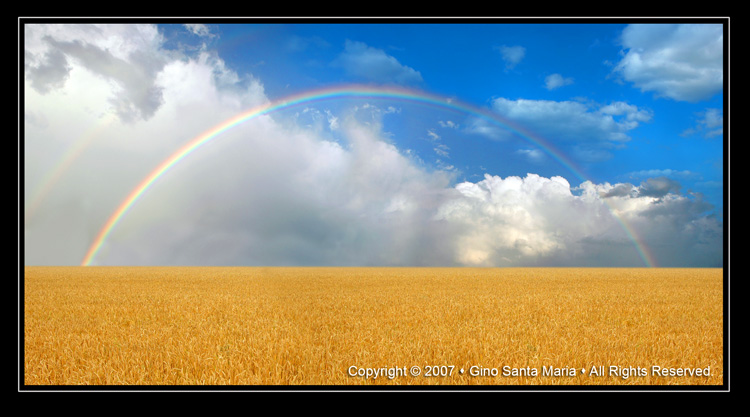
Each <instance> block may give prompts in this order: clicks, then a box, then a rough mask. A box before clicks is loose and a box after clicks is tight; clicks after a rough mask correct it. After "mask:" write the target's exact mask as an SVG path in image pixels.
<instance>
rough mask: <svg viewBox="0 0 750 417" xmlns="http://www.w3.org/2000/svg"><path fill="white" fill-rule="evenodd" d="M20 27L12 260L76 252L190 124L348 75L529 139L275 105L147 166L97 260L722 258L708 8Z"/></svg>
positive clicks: (420, 113) (719, 53)
mask: <svg viewBox="0 0 750 417" xmlns="http://www.w3.org/2000/svg"><path fill="white" fill-rule="evenodd" d="M24 48H25V77H24V79H25V83H24V93H25V95H24V98H25V105H26V108H25V120H26V124H25V142H24V145H25V148H24V150H25V158H26V159H25V162H26V167H25V180H26V181H25V183H24V185H25V198H26V206H27V212H26V217H27V221H26V225H25V226H26V242H27V245H26V249H27V251H26V259H27V263H31V264H60V263H62V264H76V263H77V262H79V261H80V258H81V257H82V256H83V253H85V252H86V249H87V248H88V246H89V245H90V242H91V241H92V239H93V236H94V235H96V232H97V231H98V230H100V228H101V225H102V224H104V223H105V222H106V220H107V217H108V216H109V215H110V214H111V213H112V211H113V210H114V208H116V206H117V203H118V202H119V201H122V199H123V198H124V197H125V196H126V195H127V194H128V192H129V190H132V188H133V187H134V186H135V184H137V182H138V181H139V179H142V178H144V177H145V176H146V174H148V172H150V170H151V169H153V168H154V167H155V166H156V165H158V163H159V162H160V161H162V160H164V158H165V157H167V156H168V155H170V153H171V152H174V151H175V150H176V149H177V148H178V147H179V145H180V144H181V143H185V141H186V140H188V139H189V138H190V137H193V136H195V135H197V134H199V133H200V132H202V131H203V130H205V129H208V128H210V127H212V126H215V125H217V124H219V123H220V122H222V121H223V120H226V119H228V118H229V117H231V116H232V115H235V114H239V113H240V112H242V111H244V110H247V109H249V108H252V107H253V106H256V105H259V104H262V103H269V102H274V101H276V100H279V99H283V98H284V97H287V96H290V95H292V94H299V93H304V92H306V91H310V90H313V89H321V88H329V87H333V86H337V85H350V84H364V85H368V86H371V87H374V88H378V87H394V86H395V87H399V88H406V89H410V90H417V91H423V92H426V93H430V94H434V95H439V96H443V97H446V98H452V99H455V100H459V101H461V102H463V103H467V104H469V105H471V106H474V107H476V108H481V109H483V110H486V111H491V112H493V114H496V115H497V117H498V118H499V119H501V120H506V121H508V122H509V123H511V124H513V125H517V126H519V127H521V128H522V129H523V130H524V131H527V132H529V133H530V136H531V137H533V138H538V139H539V141H533V140H532V141H530V140H529V139H528V138H524V137H521V136H519V135H514V134H512V133H511V132H509V131H508V130H503V129H498V127H497V126H492V125H489V124H487V123H486V122H484V121H483V120H481V119H479V118H477V117H476V115H472V114H467V113H460V112H456V111H450V110H447V109H439V108H435V107H430V106H425V105H423V104H417V103H410V102H405V101H398V100H393V101H389V100H384V99H378V100H367V99H356V100H355V99H347V100H343V99H341V100H332V101H326V102H322V103H310V104H309V105H308V106H305V107H296V108H294V109H288V110H285V111H280V112H278V113H276V114H274V115H271V116H269V117H268V118H263V120H259V121H256V122H253V123H247V125H246V126H245V125H243V126H242V127H241V128H237V129H234V130H233V131H232V132H231V133H229V134H227V136H228V137H227V139H226V140H225V139H222V141H221V142H220V143H219V144H217V145H215V146H214V148H212V149H215V152H219V151H220V150H223V151H222V152H224V153H223V154H221V155H224V156H222V157H218V156H216V155H214V156H213V158H212V157H209V155H212V154H211V149H209V150H207V151H201V152H200V153H201V155H196V156H195V157H192V156H191V158H190V160H186V161H185V162H184V164H183V165H184V167H183V166H181V167H179V168H175V171H177V172H175V173H170V174H169V175H165V177H169V178H164V179H163V181H162V183H163V184H162V183H160V184H157V185H155V186H154V188H157V187H162V188H160V189H159V190H160V191H158V190H156V189H155V190H153V192H152V191H149V192H152V194H153V195H150V196H144V198H143V200H144V201H142V202H141V201H139V202H138V203H137V204H136V205H135V206H134V207H133V209H132V210H131V211H132V213H129V214H128V217H127V218H126V219H124V220H123V224H122V225H118V228H117V230H113V233H112V236H111V239H109V240H108V242H107V245H106V247H104V248H103V249H102V253H101V254H100V255H97V260H98V263H101V264H110V263H114V264H185V263H192V262H198V263H200V264H285V265H286V264H294V265H306V264H342V265H468V266H509V265H521V266H527V265H528V266H535V265H552V266H558V265H559V266H600V265H604V266H643V265H644V263H646V264H648V263H649V262H648V260H649V257H650V260H651V261H653V263H654V264H655V265H658V266H720V265H721V264H722V259H721V258H722V253H723V252H722V249H721V242H722V237H723V230H722V228H723V225H722V222H723V219H722V210H723V198H724V195H723V187H724V185H723V182H724V178H723V170H724V154H723V152H724V136H723V135H724V133H723V101H724V91H723V61H722V60H723V59H726V56H725V55H726V54H725V51H723V27H722V25H709V24H698V25H679V24H669V25H654V24H646V25H627V24H619V23H618V24H607V23H601V22H596V21H594V22H592V23H584V24H568V23H557V24H543V23H533V24H532V23H524V22H521V23H513V24H503V23H493V24H484V23H482V24H478V23H469V24H432V23H430V24H427V23H417V24H404V23H393V24H371V23H370V24H359V23H356V22H354V23H352V22H349V23H338V24H314V23H304V24H277V23H275V22H269V23H268V24H215V23H210V24H191V25H181V24H169V25H144V26H136V25H124V26H118V25H105V26H94V25H71V26H67V25H63V26H60V25H55V26H53V25H44V24H41V25H29V26H27V27H26V28H25V45H24ZM63 102H64V103H66V104H65V105H64V106H61V103H63ZM66 112H69V114H66ZM56 124H60V125H59V126H57V125H56ZM103 124H107V128H106V132H107V133H106V134H104V133H102V132H105V130H103V129H98V128H95V127H96V126H100V125H103ZM61 129H62V130H63V131H66V132H69V133H67V134H65V133H62V132H61ZM50 131H55V132H57V133H55V134H53V135H50V134H49V132H50ZM235 136H236V137H238V138H241V137H244V138H248V137H253V138H257V137H260V136H262V137H263V138H265V139H254V140H255V141H256V142H254V145H253V146H252V147H249V148H247V149H246V148H245V147H246V146H250V145H247V143H248V142H249V140H245V141H242V139H233V138H234V137H235ZM84 137H85V138H88V139H86V140H85V141H84V140H83V139H82V138H84ZM282 138H283V139H282ZM294 138H298V139H294ZM264 140H268V141H269V142H268V146H263V143H265V142H263V141H264ZM295 140H298V141H299V142H295ZM84 142H85V143H86V145H85V147H84V146H83V145H81V143H84ZM216 142H219V141H216ZM230 143H235V145H234V146H235V147H234V148H231V147H230V146H229V144H230ZM236 143H242V144H241V145H237V144H236ZM282 143H283V144H285V146H288V148H283V149H282V148H281V144H282ZM224 144H226V145H224ZM271 144H275V145H271ZM544 144H548V145H550V146H551V147H553V148H555V149H557V150H558V151H559V152H560V153H561V154H562V155H564V156H565V158H566V159H567V160H568V161H569V162H570V163H571V164H572V165H573V166H574V167H576V169H577V170H578V171H579V173H580V174H581V175H580V176H578V175H576V174H575V173H574V172H572V171H571V169H569V167H566V166H565V165H563V164H561V163H560V162H559V161H558V160H557V159H556V158H555V157H554V156H553V155H551V154H550V153H549V152H547V151H546V150H545V149H544V146H542V145H544ZM212 146H213V144H212ZM225 147H226V148H225ZM243 149H245V151H247V152H249V153H248V154H245V156H244V157H240V156H239V155H242V152H243ZM362 149H367V150H368V152H369V154H367V155H364V154H362V155H361V154H360V152H361V150H362ZM71 150H75V156H69V159H70V160H72V159H73V158H75V163H70V164H69V165H68V166H70V168H67V169H66V170H62V169H60V168H55V167H58V166H59V164H60V162H59V160H60V155H71V154H72V153H73V152H71ZM55 152H56V153H55ZM55 155H57V156H55ZM227 155H232V156H231V157H230V156H227ZM368 155H369V156H368ZM222 158H224V159H223V160H224V163H223V165H215V164H217V163H218V162H217V161H218V160H220V159H222ZM231 158H237V160H236V161H233V160H232V159H231ZM359 158H370V159H369V160H364V161H363V160H360V159H359ZM200 161H203V162H202V165H201V162H200ZM242 161H244V163H243V162H242ZM266 161H274V163H273V164H271V163H270V162H268V164H267V165H266V164H265V162H266ZM372 161H385V162H387V163H384V164H380V165H376V166H372V167H369V165H368V163H369V162H372ZM324 162H325V163H324ZM389 164H390V165H389ZM365 168H367V169H365ZM55 169H57V171H55ZM179 169H182V170H184V173H183V174H179V172H181V171H179ZM380 170H387V171H382V172H381V171H380ZM53 171H54V175H52V174H51V172H53ZM92 172H97V175H95V176H94V177H96V176H98V177H100V178H102V177H103V178H107V179H108V181H107V182H97V181H96V180H94V179H93V178H92V175H91V173H92ZM394 173H398V175H396V174H394ZM51 175H52V176H53V177H54V178H55V179H54V181H51V180H50V179H49V178H51ZM210 178H217V180H215V181H214V182H211V181H209V179H210ZM384 178H387V179H388V180H389V182H387V183H385V180H384ZM516 179H518V181H516ZM558 179H564V181H559V180H558ZM53 182H54V187H53V186H52V185H51V184H53ZM172 183H173V185H172V188H169V189H168V188H167V184H172ZM260 183H263V184H264V185H263V186H261V185H259V184H260ZM83 184H86V188H85V189H84V188H83ZM180 184H183V185H182V186H181V185H180ZM184 184H192V186H191V187H187V188H186V186H185V185H184ZM217 184H222V186H218V185H217ZM227 184H233V185H231V186H228V185H227ZM237 184H245V186H244V187H243V186H239V185H237ZM248 184H252V185H248ZM394 184H395V185H394ZM558 186H562V187H563V188H561V189H559V190H558V189H557V188H555V187H558ZM181 187H182V188H181ZM203 187H205V191H202V190H204V188H203ZM189 188H190V189H193V190H194V194H191V193H190V192H188V191H187V190H188V189H189ZM553 189H554V190H557V191H550V190H553ZM40 190H43V191H40ZM180 190H181V191H180ZM311 190H315V192H313V191H311ZM540 190H542V191H540ZM558 191H559V192H558ZM239 195H242V197H240V196H239ZM208 196H210V200H207V199H208V198H209V197H208ZM320 196H326V198H323V199H321V197H320ZM260 200H262V201H264V202H265V203H264V204H266V205H267V206H264V207H265V211H262V212H261V211H257V212H256V211H255V210H256V208H257V207H258V201H260ZM207 201H212V202H216V204H209V203H207ZM176 202H181V204H183V205H184V207H191V208H192V209H187V210H185V211H182V212H180V214H176V213H175V212H173V211H172V212H170V211H169V209H168V207H170V206H173V205H174V204H176ZM220 202H223V203H221V204H220ZM332 202H336V205H335V206H334V205H333V203H332ZM278 205H282V206H284V207H286V208H284V209H279V207H278ZM227 206H232V207H235V208H236V211H232V210H230V209H227V208H226V207H227ZM290 206H291V207H297V209H289V207H290ZM29 207H32V208H33V209H34V211H33V213H31V215H30V213H29ZM37 208H38V209H37ZM37 210H38V212H37ZM227 210H228V211H227ZM168 213H170V214H168ZM302 213H304V214H302ZM63 214H65V216H63ZM386 214H387V216H386ZM191 216H192V217H191ZM384 216H385V217H384ZM154 217H157V218H159V219H160V220H153V218H154ZM573 218H576V219H579V220H575V221H573V220H571V219H573ZM603 218H604V220H602V219H603ZM63 219H65V220H63ZM71 219H72V220H71ZM232 219H233V220H232ZM357 219H360V220H361V219H365V220H361V221H358V220H357ZM618 219H619V220H621V221H622V223H624V224H625V225H627V226H626V227H625V228H623V227H622V226H618V223H620V221H618ZM230 220H231V221H230ZM376 220H377V221H376ZM224 221H226V224H224ZM259 222H260V223H263V224H266V225H267V227H266V226H264V227H260V226H259V225H258V224H259ZM566 222H570V223H571V224H563V223H566ZM149 225H151V226H149ZM155 225H158V227H156V226H155ZM239 225H243V226H239ZM273 225H276V226H273ZM290 225H296V227H292V226H290ZM72 227H76V231H75V232H72V231H70V230H66V228H72ZM628 228H630V231H632V232H634V233H633V236H628V233H627V230H626V229H628ZM156 230H158V232H157V231H156ZM64 235H67V236H71V235H72V236H75V237H76V241H77V243H75V244H70V243H68V244H64V243H63V242H62V239H61V238H60V237H59V236H64ZM167 236H172V237H167ZM269 236H270V237H269ZM262 239H266V242H269V240H268V239H270V241H271V244H269V245H264V246H263V247H262V248H261V247H260V243H259V242H260V241H261V240H262ZM55 242H58V243H55ZM186 242H192V243H190V244H188V243H186ZM435 242H442V243H440V244H438V243H435ZM639 242H640V247H641V249H643V251H644V252H646V253H648V255H649V256H644V255H643V254H641V255H639V253H638V251H637V250H635V249H634V248H635V247H637V246H639V244H638V243H639ZM62 246H64V248H63V247H62ZM207 246H210V247H212V248H216V247H217V246H221V247H231V248H232V249H231V250H224V251H220V250H217V249H212V250H206V247H207ZM717 247H718V249H717ZM170 248H171V249H170ZM337 248H338V249H337ZM341 248H346V249H345V250H343V249H341ZM82 252H83V253H82Z"/></svg>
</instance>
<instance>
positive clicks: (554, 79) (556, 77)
mask: <svg viewBox="0 0 750 417" xmlns="http://www.w3.org/2000/svg"><path fill="white" fill-rule="evenodd" d="M570 84H573V79H572V78H570V77H563V76H562V75H560V74H550V75H548V76H547V77H546V78H545V79H544V88H546V89H547V90H556V89H558V88H560V87H564V86H566V85H570Z"/></svg>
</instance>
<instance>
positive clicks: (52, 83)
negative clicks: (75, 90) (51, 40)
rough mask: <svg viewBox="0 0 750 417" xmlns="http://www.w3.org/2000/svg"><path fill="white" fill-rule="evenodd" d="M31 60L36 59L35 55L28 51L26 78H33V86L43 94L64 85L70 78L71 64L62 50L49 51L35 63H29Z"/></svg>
mask: <svg viewBox="0 0 750 417" xmlns="http://www.w3.org/2000/svg"><path fill="white" fill-rule="evenodd" d="M29 61H34V57H33V55H32V54H30V53H29V52H28V51H27V52H26V64H25V65H26V78H27V79H29V80H31V87H32V88H34V89H35V90H36V91H38V92H39V93H41V94H46V93H48V92H49V91H50V90H53V89H57V88H60V87H62V86H63V85H64V84H65V80H67V79H68V74H69V73H70V66H69V65H68V61H67V59H66V58H65V54H63V53H62V52H60V51H57V50H51V51H47V52H46V53H44V56H43V57H42V59H41V60H40V62H37V63H35V64H29Z"/></svg>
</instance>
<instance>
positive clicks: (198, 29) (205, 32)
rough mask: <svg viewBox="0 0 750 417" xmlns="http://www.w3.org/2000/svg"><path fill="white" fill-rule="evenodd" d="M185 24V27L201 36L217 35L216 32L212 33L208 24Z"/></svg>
mask: <svg viewBox="0 0 750 417" xmlns="http://www.w3.org/2000/svg"><path fill="white" fill-rule="evenodd" d="M183 26H185V28H186V29H187V30H189V31H190V32H191V33H192V34H194V35H197V36H200V37H202V38H206V37H208V38H211V37H214V36H216V35H215V34H213V33H211V29H209V28H208V26H206V25H204V24H201V23H186V24H184V25H183Z"/></svg>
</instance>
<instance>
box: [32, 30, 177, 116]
mask: <svg viewBox="0 0 750 417" xmlns="http://www.w3.org/2000/svg"><path fill="white" fill-rule="evenodd" d="M41 28H42V27H39V28H38V29H36V30H35V29H33V28H31V29H29V30H28V31H27V35H28V36H31V37H35V36H38V38H37V39H33V40H32V41H31V43H32V44H34V43H37V44H39V43H41V46H42V47H41V48H31V49H29V48H27V49H26V51H25V54H26V56H29V57H31V58H32V61H37V64H36V65H35V64H31V66H30V67H28V68H27V71H26V78H27V79H29V80H30V81H31V86H32V88H35V89H36V90H37V91H39V92H40V93H47V92H49V91H50V90H51V89H52V88H57V89H59V88H61V87H62V86H63V85H64V83H65V81H66V79H67V77H68V73H69V72H70V69H71V67H70V65H71V64H70V62H69V61H75V62H76V63H77V64H78V65H80V67H82V68H85V69H86V70H88V71H90V72H91V73H93V74H96V75H97V76H98V77H101V78H102V79H104V80H106V81H108V82H112V83H113V84H115V85H117V86H118V91H117V92H116V94H113V95H112V96H111V97H110V105H111V106H112V107H113V108H114V109H115V111H116V112H117V114H118V115H119V116H120V117H121V118H122V120H125V121H129V122H132V121H134V120H137V119H148V118H150V117H152V116H153V115H154V113H155V112H156V111H157V109H158V108H159V106H160V105H161V104H162V89H161V88H160V87H159V86H158V85H156V76H157V74H159V72H161V70H162V69H163V67H164V64H165V62H166V61H165V59H164V56H162V55H161V54H160V53H159V52H158V50H159V48H160V45H161V43H162V37H161V35H160V34H159V33H158V31H156V30H148V29H147V28H144V29H142V30H139V29H138V28H135V27H133V26H131V25H123V26H101V27H98V26H93V27H92V26H87V25H82V26H78V27H71V28H70V30H69V31H67V32H65V34H66V35H67V36H62V37H56V36H55V35H56V34H57V33H59V31H60V30H61V29H58V30H53V31H48V32H50V33H46V34H44V35H42V36H40V35H39V31H40V30H41ZM45 28H46V27H45ZM76 34H78V37H77V38H75V39H68V38H70V37H75V36H76ZM86 35H88V36H86ZM123 35H124V36H123ZM130 35H138V36H140V37H142V39H141V40H140V41H135V42H133V41H131V39H132V36H130ZM121 38H127V39H128V40H129V41H130V42H132V43H130V44H124V45H120V44H115V42H117V40H118V39H121ZM113 46H116V48H113ZM113 51H114V52H113Z"/></svg>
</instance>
